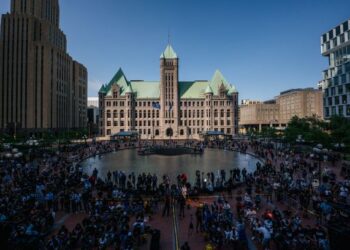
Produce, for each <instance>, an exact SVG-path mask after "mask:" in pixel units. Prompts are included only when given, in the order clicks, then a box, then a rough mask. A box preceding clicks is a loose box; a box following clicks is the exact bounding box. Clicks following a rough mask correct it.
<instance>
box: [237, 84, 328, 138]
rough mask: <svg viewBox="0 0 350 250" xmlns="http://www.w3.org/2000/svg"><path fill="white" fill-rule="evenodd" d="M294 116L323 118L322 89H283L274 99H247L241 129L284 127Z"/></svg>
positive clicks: (241, 117) (240, 123)
mask: <svg viewBox="0 0 350 250" xmlns="http://www.w3.org/2000/svg"><path fill="white" fill-rule="evenodd" d="M293 116H298V117H299V118H303V117H312V116H316V117H318V118H323V98H322V91H321V90H318V89H313V88H305V89H291V90H287V91H283V92H281V93H280V95H279V96H277V97H276V98H275V99H274V100H270V101H265V102H256V101H254V102H249V101H245V102H244V103H243V104H242V105H241V106H240V121H239V126H240V131H241V132H242V133H245V132H246V131H247V130H249V129H253V130H258V131H261V130H262V128H264V127H272V126H273V127H277V128H280V129H283V128H285V127H286V126H287V124H288V122H289V121H290V120H291V118H292V117H293Z"/></svg>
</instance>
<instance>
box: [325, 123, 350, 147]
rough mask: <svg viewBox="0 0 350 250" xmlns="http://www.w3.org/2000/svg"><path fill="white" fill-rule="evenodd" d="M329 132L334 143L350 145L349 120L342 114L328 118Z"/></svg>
mask: <svg viewBox="0 0 350 250" xmlns="http://www.w3.org/2000/svg"><path fill="white" fill-rule="evenodd" d="M329 127H330V133H331V137H332V141H333V142H334V143H344V144H345V145H348V146H349V145H350V120H349V119H346V118H344V117H342V116H333V117H332V118H331V120H330V126H329Z"/></svg>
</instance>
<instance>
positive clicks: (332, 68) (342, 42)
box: [320, 20, 350, 119]
mask: <svg viewBox="0 0 350 250" xmlns="http://www.w3.org/2000/svg"><path fill="white" fill-rule="evenodd" d="M349 27H350V20H347V21H345V22H343V23H341V24H339V25H338V26H336V27H334V28H333V29H331V30H330V31H328V32H326V33H324V34H323V35H322V36H321V53H322V55H323V56H325V57H327V58H328V62H329V67H328V69H326V70H324V71H323V79H322V81H321V82H320V85H321V86H322V89H323V92H324V101H323V103H324V117H325V118H326V119H328V118H330V117H331V116H333V115H341V116H344V117H348V118H350V29H349Z"/></svg>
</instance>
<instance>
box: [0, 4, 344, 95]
mask: <svg viewBox="0 0 350 250" xmlns="http://www.w3.org/2000/svg"><path fill="white" fill-rule="evenodd" d="M9 7H10V0H1V1H0V13H5V12H7V11H9ZM60 9H61V20H60V28H61V29H62V30H63V32H64V33H65V34H66V35H67V40H68V53H69V54H70V55H71V56H72V57H73V58H74V59H75V60H78V61H79V62H81V63H83V64H84V65H85V66H86V67H87V69H88V74H89V90H88V95H89V96H97V92H98V90H99V88H100V86H101V84H102V83H108V82H109V81H110V79H111V78H112V77H113V75H114V74H115V72H116V71H117V70H118V68H120V67H121V68H122V69H123V71H124V73H125V74H126V77H127V79H129V80H159V75H160V73H159V56H160V54H161V52H162V51H163V50H164V49H165V47H166V45H167V44H168V41H169V40H170V43H171V45H172V46H173V48H174V50H175V51H176V53H177V55H178V57H179V60H180V67H179V77H180V80H182V81H185V80H210V79H211V78H212V75H213V74H214V72H215V70H216V69H219V70H220V71H221V72H222V73H223V75H224V76H225V78H226V79H227V80H228V82H230V83H232V84H234V85H235V86H236V88H237V90H238V91H239V95H240V99H254V100H267V99H271V98H273V97H275V96H277V95H278V94H279V92H280V91H284V90H287V89H291V88H303V87H316V86H317V83H318V81H319V80H321V71H322V70H324V69H326V68H327V62H328V61H327V58H324V57H322V56H321V54H320V36H321V35H322V34H323V33H324V32H327V31H328V30H330V29H332V28H333V27H335V26H336V25H338V24H340V23H341V22H344V21H345V20H347V19H349V18H350V12H349V9H350V1H349V0H239V1H237V0H60ZM168 34H170V39H169V35H168Z"/></svg>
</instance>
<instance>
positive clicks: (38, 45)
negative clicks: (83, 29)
mask: <svg viewBox="0 0 350 250" xmlns="http://www.w3.org/2000/svg"><path fill="white" fill-rule="evenodd" d="M0 95H1V97H0V128H1V129H4V128H7V127H9V126H11V124H12V126H13V124H15V125H16V126H17V128H24V129H30V130H31V129H33V130H40V129H49V128H58V129H59V128H77V127H85V126H86V98H87V70H86V68H85V67H84V66H83V65H82V64H80V63H78V62H76V61H74V60H73V59H72V58H71V57H70V55H69V54H68V53H67V39H66V36H65V34H64V33H63V32H62V30H61V29H60V27H59V2H58V0H11V11H10V13H6V14H3V15H2V18H1V31H0Z"/></svg>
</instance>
